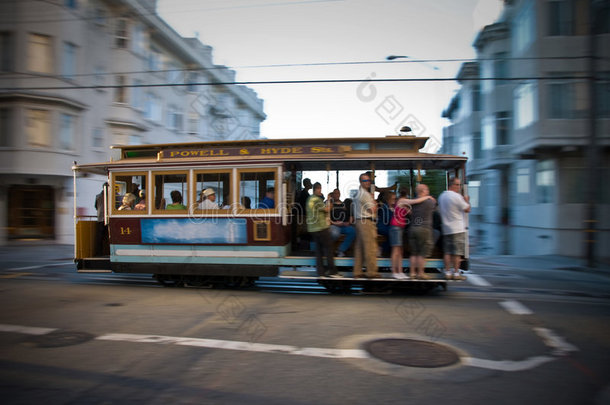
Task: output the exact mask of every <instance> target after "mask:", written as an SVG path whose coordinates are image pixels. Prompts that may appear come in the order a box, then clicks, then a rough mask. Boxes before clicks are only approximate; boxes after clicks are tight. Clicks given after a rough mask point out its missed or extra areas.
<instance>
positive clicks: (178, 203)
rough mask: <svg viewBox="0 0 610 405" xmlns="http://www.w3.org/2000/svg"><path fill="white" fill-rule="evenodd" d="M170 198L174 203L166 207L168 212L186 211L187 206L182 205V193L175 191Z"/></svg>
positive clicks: (170, 194)
mask: <svg viewBox="0 0 610 405" xmlns="http://www.w3.org/2000/svg"><path fill="white" fill-rule="evenodd" d="M169 196H170V197H171V198H172V203H171V204H167V207H165V209H166V210H185V209H186V205H184V204H182V193H180V191H178V190H174V191H172V192H171V193H169Z"/></svg>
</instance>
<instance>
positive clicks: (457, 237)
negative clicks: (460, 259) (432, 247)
mask: <svg viewBox="0 0 610 405" xmlns="http://www.w3.org/2000/svg"><path fill="white" fill-rule="evenodd" d="M465 246H466V232H461V233H452V234H451V235H443V253H445V254H446V255H454V256H463V255H464V254H465V253H466V248H465Z"/></svg>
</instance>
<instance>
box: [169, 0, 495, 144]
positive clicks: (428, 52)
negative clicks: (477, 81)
mask: <svg viewBox="0 0 610 405" xmlns="http://www.w3.org/2000/svg"><path fill="white" fill-rule="evenodd" d="M502 3H503V2H502V1H501V0H459V1H456V0H160V1H159V4H158V11H159V14H160V15H161V17H162V18H164V19H165V20H166V21H167V22H168V23H169V24H170V25H171V26H172V27H173V28H174V29H175V30H176V31H177V32H178V33H180V34H181V35H182V36H185V37H193V36H197V37H198V38H199V40H200V41H201V42H203V43H204V44H206V45H210V46H212V47H213V60H214V63H215V64H219V65H226V66H228V67H230V68H231V69H233V70H235V71H236V73H237V76H236V79H237V80H238V81H278V80H334V79H350V80H363V81H362V82H354V83H314V84H312V83H308V84H256V85H249V87H250V88H252V89H254V90H255V91H256V92H257V93H258V96H259V97H260V98H262V99H263V100H264V111H265V113H266V114H267V119H266V120H265V121H263V122H262V124H261V137H264V138H275V139H278V138H317V137H365V136H371V137H376V136H385V135H395V134H397V133H398V129H399V128H400V127H401V126H403V125H408V126H410V127H412V128H413V133H414V134H415V135H418V136H428V137H430V138H431V140H435V141H437V142H430V141H429V145H427V146H428V147H433V148H435V145H438V146H440V141H441V139H442V127H443V126H444V125H446V122H444V119H443V118H441V114H442V111H443V110H444V109H445V108H446V107H447V105H448V104H449V101H450V100H451V97H452V96H453V94H455V91H456V89H457V88H458V86H457V83H456V82H455V81H431V82H417V81H414V82H391V83H382V82H376V83H373V82H368V83H367V82H365V81H364V80H365V79H367V78H376V79H384V78H424V79H438V78H454V77H455V75H456V74H457V72H458V70H459V67H460V65H461V63H462V62H461V61H460V62H442V61H438V60H439V59H444V60H445V59H468V58H473V57H474V56H475V51H474V48H473V47H472V43H473V41H474V39H475V37H476V34H477V33H478V32H479V30H480V29H481V28H482V27H483V26H485V25H487V24H491V23H493V22H494V21H495V20H496V19H497V17H498V15H499V12H500V10H501V6H502ZM388 55H404V56H408V57H409V58H408V59H405V58H403V59H396V61H394V62H391V63H390V62H388V61H386V57H387V56H388ZM418 60H419V61H422V60H434V61H428V62H417V61H418ZM354 62H370V63H354ZM312 64H321V65H317V66H312ZM286 65H290V66H286ZM438 146H436V148H437V147H438ZM426 151H431V152H434V151H435V150H430V149H428V148H426Z"/></svg>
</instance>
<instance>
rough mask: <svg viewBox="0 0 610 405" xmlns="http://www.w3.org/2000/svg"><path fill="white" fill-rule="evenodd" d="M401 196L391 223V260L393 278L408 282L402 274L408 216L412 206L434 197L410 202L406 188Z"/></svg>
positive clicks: (401, 190) (400, 193)
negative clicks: (404, 235) (403, 238)
mask: <svg viewBox="0 0 610 405" xmlns="http://www.w3.org/2000/svg"><path fill="white" fill-rule="evenodd" d="M399 195H400V197H399V198H398V201H397V202H396V205H395V206H394V216H393V217H392V220H391V221H390V233H389V235H390V246H391V249H392V250H391V254H390V259H391V263H392V277H394V278H396V279H399V280H407V279H408V278H409V277H407V276H406V274H404V273H403V272H402V250H403V241H402V236H403V233H404V231H405V226H406V225H407V215H409V212H411V204H419V203H421V202H422V201H425V200H427V199H429V198H432V197H430V196H425V197H420V198H416V199H414V200H410V199H408V198H407V189H405V188H401V189H400V191H399Z"/></svg>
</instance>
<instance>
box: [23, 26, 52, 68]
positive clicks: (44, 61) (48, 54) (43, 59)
mask: <svg viewBox="0 0 610 405" xmlns="http://www.w3.org/2000/svg"><path fill="white" fill-rule="evenodd" d="M27 55H28V56H27V68H28V70H29V71H31V72H38V73H52V72H53V46H52V42H51V37H50V36H48V35H40V34H30V35H29V36H28V54H27Z"/></svg>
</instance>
